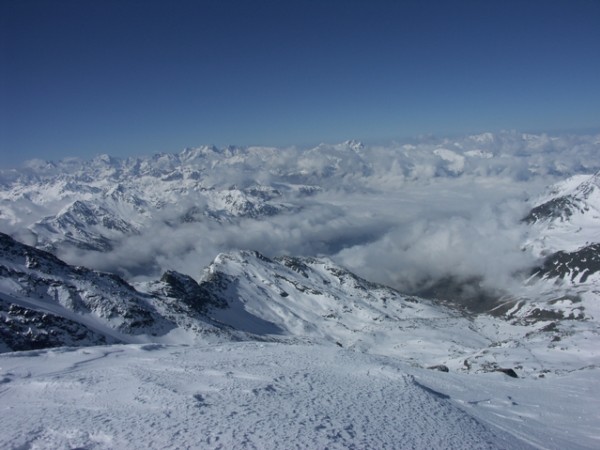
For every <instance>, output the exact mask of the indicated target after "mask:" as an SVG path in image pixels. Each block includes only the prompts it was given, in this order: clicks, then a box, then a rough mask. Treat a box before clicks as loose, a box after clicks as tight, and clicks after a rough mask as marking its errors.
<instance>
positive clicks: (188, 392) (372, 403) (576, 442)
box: [0, 342, 600, 449]
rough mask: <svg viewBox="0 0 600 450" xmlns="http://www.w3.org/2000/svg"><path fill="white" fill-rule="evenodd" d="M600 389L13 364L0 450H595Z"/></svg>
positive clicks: (88, 361)
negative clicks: (255, 449)
mask: <svg viewBox="0 0 600 450" xmlns="http://www.w3.org/2000/svg"><path fill="white" fill-rule="evenodd" d="M596 375H597V372H596V371H595V370H591V369H590V370H587V371H582V372H578V373H575V374H570V375H568V376H565V377H561V378H556V379H546V380H521V379H512V378H508V377H506V376H505V375H503V374H499V373H496V374H486V375H480V376H473V375H468V376H465V375H460V374H451V373H450V374H448V373H441V372H434V371H427V370H424V369H415V368H413V367H410V366H408V365H406V364H405V363H402V362H401V361H399V360H398V359H395V358H387V357H375V356H369V355H365V354H361V353H356V352H351V351H347V350H344V349H340V348H338V347H336V346H324V345H320V344H319V343H316V342H315V343H255V342H240V343H229V344H218V345H213V346H195V347H188V346H180V345H158V344H145V345H139V344H137V345H136V344H131V345H115V346H108V347H90V348H86V349H77V350H75V349H69V348H64V349H55V350H47V351H32V352H22V353H13V354H6V355H2V356H0V380H2V384H1V385H0V386H1V387H0V389H1V393H0V395H1V396H2V403H1V406H0V409H1V410H2V413H1V414H0V446H2V447H3V448H36V449H46V448H47V449H50V448H52V449H61V448H89V449H108V448H122V449H154V448H156V449H158V448H215V449H217V448H222V449H235V448H257V449H278V448H332V449H335V448H339V449H341V448H356V449H359V448H360V449H362V448H398V447H402V448H415V449H418V448H423V449H431V448H514V449H517V448H536V447H537V448H556V449H559V448H593V447H597V446H598V445H600V436H599V435H598V433H597V429H596V427H595V425H597V423H598V419H599V418H600V417H599V412H600V400H599V399H598V397H597V396H594V395H590V394H591V393H592V392H593V389H594V386H595V384H594V383H595V381H596V380H595V376H596ZM567 400H568V401H567ZM558 405H560V406H558Z"/></svg>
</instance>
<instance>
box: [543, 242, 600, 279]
mask: <svg viewBox="0 0 600 450" xmlns="http://www.w3.org/2000/svg"><path fill="white" fill-rule="evenodd" d="M597 272H600V243H594V244H590V245H587V246H585V247H583V248H580V249H579V250H576V251H574V252H563V251H559V252H556V253H553V254H551V255H549V256H548V257H546V258H545V259H544V262H543V263H542V265H541V267H537V268H535V269H534V270H533V274H534V275H537V276H540V277H546V278H565V277H567V276H568V277H569V278H570V279H571V281H574V280H575V279H576V278H577V277H579V276H580V275H581V278H580V279H579V282H581V283H584V282H585V281H586V280H587V279H588V277H589V276H590V275H592V274H594V273H597Z"/></svg>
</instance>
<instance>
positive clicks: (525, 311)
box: [509, 172, 600, 320]
mask: <svg viewBox="0 0 600 450" xmlns="http://www.w3.org/2000/svg"><path fill="white" fill-rule="evenodd" d="M524 220H525V221H527V222H529V223H530V224H531V232H530V238H529V239H528V240H527V242H526V243H525V248H526V249H527V250H530V251H532V252H533V253H534V254H537V255H539V256H540V257H541V263H540V264H539V266H538V267H536V268H534V269H533V270H532V277H531V278H530V279H529V280H528V283H527V286H524V287H523V290H522V292H521V295H522V297H523V298H524V299H525V298H527V299H528V300H527V301H522V302H517V304H516V305H515V307H514V308H513V309H512V310H511V311H510V312H509V314H510V315H512V316H513V317H525V316H529V317H538V318H546V319H551V318H569V319H575V318H579V319H582V318H587V319H594V318H595V319H596V320H598V319H600V294H599V292H600V172H597V173H595V174H594V175H579V176H575V177H572V178H570V179H568V180H565V181H563V182H561V183H559V184H557V185H555V186H554V187H553V188H552V189H550V191H549V193H548V194H546V195H544V196H543V197H541V198H540V199H539V200H538V202H537V205H536V206H535V207H534V208H533V209H532V210H531V211H530V212H529V214H528V215H527V216H526V217H525V219H524Z"/></svg>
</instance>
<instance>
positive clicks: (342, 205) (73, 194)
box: [0, 132, 600, 292]
mask: <svg viewBox="0 0 600 450" xmlns="http://www.w3.org/2000/svg"><path fill="white" fill-rule="evenodd" d="M598 151H600V136H561V137H549V136H546V135H536V136H533V135H522V134H519V133H514V132H509V133H504V134H500V135H492V134H482V135H477V136H469V137H466V138H463V139H459V140H449V139H435V138H422V139H420V140H417V141H414V142H410V143H394V144H391V145H387V146H379V147H377V146H372V147H365V146H363V145H361V144H359V143H356V142H348V143H344V144H340V145H333V146H328V145H322V146H319V147H317V148H314V149H309V150H299V149H293V148H288V149H271V148H269V149H265V148H246V149H236V148H228V149H216V148H212V147H204V148H199V149H190V150H186V151H184V152H182V153H181V154H179V155H156V156H153V157H151V158H141V159H128V160H116V159H111V158H108V157H99V158H97V159H95V160H94V161H91V162H85V161H75V160H69V161H65V162H59V163H44V164H42V163H40V162H36V164H35V167H34V166H33V165H32V166H30V167H29V168H27V169H25V170H24V171H20V172H16V171H11V172H3V173H2V174H1V175H2V177H1V182H2V186H3V187H2V190H1V195H2V196H1V197H0V202H1V203H0V227H1V229H2V231H7V232H10V233H11V234H13V235H16V236H17V237H19V236H21V237H23V238H27V239H29V240H30V241H32V239H31V235H30V234H29V233H28V232H25V231H24V230H26V229H27V227H30V226H32V224H33V223H34V222H36V221H39V220H41V219H42V218H43V217H44V216H53V215H55V214H57V213H58V210H59V209H61V208H63V207H65V205H68V204H69V202H72V201H74V200H75V199H77V200H81V199H84V200H86V201H95V199H98V198H101V199H102V201H104V202H108V201H109V200H110V201H111V202H113V203H110V205H112V206H113V207H115V208H116V211H117V212H118V213H119V214H125V213H124V212H123V211H124V210H123V204H121V203H118V202H119V201H121V197H119V199H117V200H114V199H112V197H111V198H108V197H109V196H108V194H107V193H111V195H112V194H113V193H114V192H115V187H116V186H118V187H119V189H120V190H119V191H118V193H123V195H122V197H123V198H135V199H136V201H137V200H138V199H141V200H142V203H140V204H141V205H142V207H140V206H139V205H138V206H137V208H138V209H137V210H135V211H134V213H132V214H137V216H135V218H136V220H138V221H139V222H140V225H139V229H140V233H139V234H138V235H133V236H128V237H127V238H124V239H122V240H120V241H119V242H118V243H117V244H116V245H115V246H114V250H112V251H110V252H106V253H99V252H89V251H82V250H76V249H73V248H69V247H61V246H59V247H58V249H59V253H60V256H61V257H63V258H65V259H66V260H67V261H69V262H71V263H75V264H81V265H86V266H89V267H93V268H97V269H101V270H106V271H117V272H120V273H121V274H123V275H125V276H126V277H128V278H130V279H143V278H147V277H156V276H159V275H160V273H161V272H163V271H164V270H167V269H172V270H177V271H180V272H183V273H186V274H189V275H191V276H193V277H196V278H198V277H199V276H200V274H201V272H202V269H203V268H204V267H206V266H207V265H208V264H209V263H210V262H211V261H212V260H213V259H214V258H215V256H216V255H217V254H218V253H220V252H226V251H230V250H235V249H254V250H258V251H260V252H262V253H264V254H266V255H268V256H278V255H284V254H287V255H297V256H326V257H329V258H331V259H333V260H334V261H335V262H337V263H340V264H342V265H344V266H346V267H348V268H349V269H351V270H353V271H354V272H356V273H357V274H359V275H361V276H363V277H365V278H367V279H369V280H372V281H377V282H381V283H384V284H387V285H390V286H393V287H395V288H398V289H399V290H402V291H405V292H414V291H418V290H420V289H423V288H424V287H427V286H428V285H431V284H435V283H436V281H439V280H443V279H447V278H455V279H457V280H469V279H477V280H478V282H479V283H480V284H481V287H482V288H484V289H490V290H500V291H502V290H504V291H510V289H511V286H512V285H513V283H515V282H516V280H517V279H518V274H520V273H523V271H524V270H525V269H527V268H528V267H530V266H531V265H532V264H533V263H534V260H533V257H532V256H531V255H529V254H528V253H527V252H524V251H522V246H523V242H524V240H525V238H526V235H527V233H528V232H529V230H528V229H527V227H526V225H524V224H522V223H521V219H522V218H523V217H524V216H525V215H526V213H527V210H528V208H529V207H530V206H531V199H532V198H535V196H537V195H538V194H540V193H542V192H543V191H544V189H545V187H546V186H547V185H549V184H551V183H554V182H556V181H559V180H562V179H564V178H566V177H568V176H570V175H573V174H577V173H592V172H594V171H595V170H598V169H600V162H598V161H599V160H598V158H597V154H598ZM82 180H83V181H82ZM40 186H44V189H45V190H42V191H40ZM70 186H75V187H74V188H71V187H70ZM82 186H84V187H85V188H86V189H88V190H87V191H85V192H81V190H82ZM256 186H258V187H261V186H269V188H270V189H271V191H268V192H267V193H266V194H265V193H261V192H258V193H256V192H254V193H253V191H252V189H254V187H256ZM215 193H216V194H215ZM228 193H236V195H240V196H242V197H243V196H244V195H248V196H250V197H248V198H249V199H250V200H248V201H250V202H255V203H256V202H258V201H262V200H261V199H263V197H264V199H266V200H264V201H266V202H267V204H268V205H270V203H268V202H271V201H272V202H275V204H277V205H279V206H281V205H283V207H282V208H281V210H280V211H279V212H278V213H277V214H274V215H261V216H258V217H254V216H244V215H243V214H241V215H235V214H234V215H233V216H227V217H224V218H221V219H222V220H215V219H214V217H213V218H211V217H210V215H206V216H203V215H202V214H200V215H199V216H197V217H195V218H194V221H182V220H180V219H181V217H182V216H183V215H185V213H186V211H190V210H192V209H194V208H195V210H197V211H205V210H208V209H210V208H213V209H215V208H217V209H218V207H217V206H214V205H212V204H211V202H213V203H214V202H216V200H215V198H216V197H215V196H217V197H218V198H219V199H221V200H222V198H223V196H224V195H225V196H226V195H229V194H228ZM232 195H233V194H232ZM211 196H212V197H211ZM219 196H220V197H219ZM252 196H254V197H252ZM261 196H262V197H261ZM271 197H272V198H271ZM107 198H108V200H107ZM221 200H219V201H221ZM246 200H247V199H246ZM115 202H117V203H115ZM105 204H106V205H108V203H105ZM110 205H109V206H110ZM115 205H116V206H115ZM127 205H130V203H127ZM211 205H212V206H211ZM132 211H133V210H132ZM140 211H142V212H140ZM128 214H129V213H128Z"/></svg>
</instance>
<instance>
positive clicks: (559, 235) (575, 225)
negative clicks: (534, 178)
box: [525, 172, 600, 255]
mask: <svg viewBox="0 0 600 450" xmlns="http://www.w3.org/2000/svg"><path fill="white" fill-rule="evenodd" d="M525 220H526V221H527V222H529V223H532V224H533V228H534V231H533V232H532V236H533V237H532V239H531V241H530V242H529V244H528V245H529V246H530V247H531V248H532V249H533V250H534V251H536V252H537V253H539V254H541V255H548V254H550V253H553V252H556V251H566V252H572V251H575V250H579V249H580V248H582V247H583V246H585V245H588V244H593V243H597V242H598V241H600V172H597V173H595V174H594V175H579V176H575V177H572V178H570V179H568V180H566V181H564V182H562V183H559V184H557V185H556V186H554V188H553V189H551V191H550V193H549V194H548V195H545V196H543V197H542V198H541V199H540V200H539V201H538V204H537V206H535V207H534V208H533V209H532V210H531V212H530V213H529V214H528V215H527V217H526V218H525Z"/></svg>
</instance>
